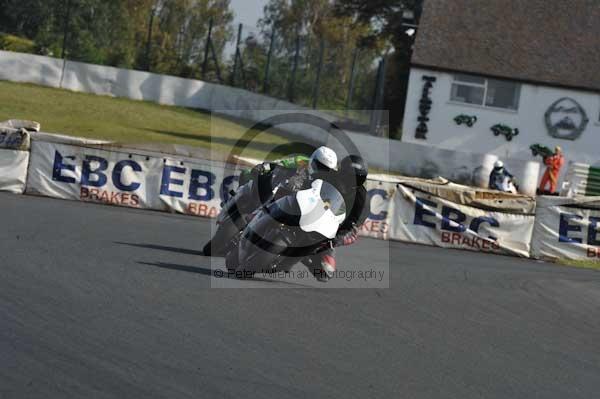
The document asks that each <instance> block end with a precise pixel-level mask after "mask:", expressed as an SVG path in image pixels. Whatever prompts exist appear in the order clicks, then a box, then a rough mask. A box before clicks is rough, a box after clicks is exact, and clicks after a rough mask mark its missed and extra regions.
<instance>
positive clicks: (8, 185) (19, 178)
mask: <svg viewBox="0 0 600 399" xmlns="http://www.w3.org/2000/svg"><path fill="white" fill-rule="evenodd" d="M28 163H29V152H28V151H16V150H1V149H0V191H8V192H10V193H15V194H23V192H24V191H25V181H26V180H27V165H28Z"/></svg>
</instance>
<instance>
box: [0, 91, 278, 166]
mask: <svg viewBox="0 0 600 399" xmlns="http://www.w3.org/2000/svg"><path fill="white" fill-rule="evenodd" d="M7 119H28V120H34V121H36V122H39V123H41V125H42V131H44V132H49V133H60V134H66V135H72V136H79V137H86V138H95V139H104V140H111V141H116V142H120V143H169V144H183V145H189V146H197V147H205V148H211V149H212V150H213V151H216V152H221V153H224V154H228V153H230V152H231V150H232V148H233V146H234V145H235V144H236V143H237V141H238V139H239V138H240V137H242V136H243V134H244V133H245V132H246V131H247V127H245V126H243V125H242V124H240V123H236V122H232V121H229V120H226V119H223V118H219V117H214V116H212V117H211V115H210V114H209V113H206V112H202V111H198V110H193V109H188V108H181V107H170V106H163V105H158V104H154V103H150V102H145V101H132V100H128V99H122V98H113V97H109V96H97V95H93V94H84V93H76V92H71V91H67V90H59V89H52V88H47V87H42V86H36V85H31V84H21V83H11V82H5V81H0V121H2V120H7ZM211 123H212V126H211ZM211 132H213V134H212V137H211ZM286 143H288V140H287V139H286V138H284V137H281V136H278V135H276V134H273V133H270V132H263V133H260V135H258V136H257V137H256V139H254V140H252V141H251V142H250V143H244V145H245V146H246V148H245V149H244V152H243V155H244V156H250V157H256V158H261V159H262V158H264V157H265V156H266V154H268V153H269V152H271V150H272V149H273V148H274V147H276V146H279V145H284V144H286ZM274 155H275V154H274Z"/></svg>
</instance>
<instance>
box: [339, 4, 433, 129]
mask: <svg viewBox="0 0 600 399" xmlns="http://www.w3.org/2000/svg"><path fill="white" fill-rule="evenodd" d="M422 5H423V0H336V12H337V14H338V15H345V16H349V17H352V18H353V19H354V21H355V23H357V24H362V25H364V24H368V25H369V26H370V34H369V35H368V36H367V40H366V44H367V45H370V42H374V41H376V40H378V39H379V40H381V39H385V40H387V41H389V42H390V44H391V45H392V47H393V50H392V53H391V54H390V55H389V56H388V67H387V75H386V85H385V86H386V90H385V108H386V109H388V110H389V111H390V132H392V135H394V133H393V132H399V130H400V129H401V126H402V120H403V117H404V106H405V104H406V92H407V89H408V78H409V72H410V59H411V57H412V46H413V44H414V36H409V35H407V34H406V28H405V27H404V26H403V20H404V18H403V13H404V11H405V10H412V11H413V12H414V13H415V19H416V20H417V21H418V20H419V18H420V14H421V9H422ZM396 134H398V133H396ZM398 138H399V137H398Z"/></svg>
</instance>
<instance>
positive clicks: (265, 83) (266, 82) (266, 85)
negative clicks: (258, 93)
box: [263, 25, 275, 94]
mask: <svg viewBox="0 0 600 399" xmlns="http://www.w3.org/2000/svg"><path fill="white" fill-rule="evenodd" d="M274 45H275V25H273V28H272V29H271V43H269V53H268V54H267V65H266V66H265V77H264V80H263V93H265V94H268V91H269V72H270V69H271V57H272V56H273V46H274Z"/></svg>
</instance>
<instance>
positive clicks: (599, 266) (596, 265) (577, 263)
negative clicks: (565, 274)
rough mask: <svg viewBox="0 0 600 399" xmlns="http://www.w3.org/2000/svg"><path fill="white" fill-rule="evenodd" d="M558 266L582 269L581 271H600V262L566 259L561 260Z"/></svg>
mask: <svg viewBox="0 0 600 399" xmlns="http://www.w3.org/2000/svg"><path fill="white" fill-rule="evenodd" d="M558 264H560V265H562V266H571V267H578V268H581V269H593V270H600V262H595V261H591V260H566V259H561V260H559V261H558Z"/></svg>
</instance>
